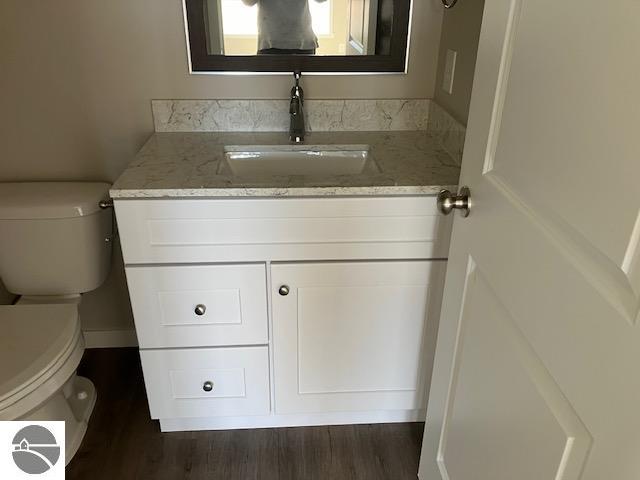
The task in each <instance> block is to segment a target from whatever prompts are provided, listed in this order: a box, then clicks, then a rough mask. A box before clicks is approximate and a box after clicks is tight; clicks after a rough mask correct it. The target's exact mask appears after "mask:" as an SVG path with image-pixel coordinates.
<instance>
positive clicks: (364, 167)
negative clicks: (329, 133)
mask: <svg viewBox="0 0 640 480" xmlns="http://www.w3.org/2000/svg"><path fill="white" fill-rule="evenodd" d="M224 151H225V160H224V161H223V162H221V163H220V168H219V169H218V173H222V174H232V175H237V176H273V175H316V176H330V175H359V174H362V173H379V172H380V169H379V168H378V165H376V163H375V161H374V160H373V158H372V157H371V155H370V153H369V146H368V145H251V146H246V145H237V146H236V145H233V146H227V147H225V149H224Z"/></svg>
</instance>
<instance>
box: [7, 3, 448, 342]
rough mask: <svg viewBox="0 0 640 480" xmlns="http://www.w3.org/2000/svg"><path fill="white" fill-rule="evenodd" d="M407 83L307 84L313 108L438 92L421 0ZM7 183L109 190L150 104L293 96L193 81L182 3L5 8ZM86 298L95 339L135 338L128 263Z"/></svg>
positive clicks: (357, 79) (432, 21) (283, 79)
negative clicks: (87, 183) (98, 184)
mask: <svg viewBox="0 0 640 480" xmlns="http://www.w3.org/2000/svg"><path fill="white" fill-rule="evenodd" d="M414 12H415V16H414V28H413V34H412V39H411V41H412V48H411V56H410V68H409V74H408V75H373V76H333V77H330V78H327V77H308V78H306V79H305V82H304V85H305V89H306V93H307V95H308V98H405V97H406V98H421V97H431V96H432V94H433V90H434V82H435V71H436V68H435V67H436V61H437V54H438V40H439V38H440V25H441V19H442V8H441V7H440V5H439V0H417V1H416V2H415V8H414ZM0 68H1V72H0V106H1V108H2V113H1V114H0V159H1V160H0V161H1V168H0V181H14V180H63V179H65V180H102V181H113V180H115V179H116V178H117V176H118V175H119V174H120V172H122V170H123V169H124V168H125V166H126V165H127V164H128V163H129V162H130V161H131V159H132V157H133V155H134V154H135V153H136V151H137V150H138V149H139V148H140V147H141V145H142V144H143V143H144V141H145V140H146V139H147V138H148V137H149V135H150V134H151V133H152V130H153V123H152V118H151V107H150V100H151V99H152V98H183V99H186V98H194V99H198V98H285V97H286V95H287V93H288V91H289V89H290V79H289V77H288V76H261V77H256V76H250V75H243V76H229V75H224V76H220V75H189V74H188V72H187V59H186V47H185V35H184V27H183V21H182V3H181V0H109V1H104V0H65V1H62V2H43V1H41V0H4V1H2V2H0ZM114 261H115V268H114V270H113V272H112V275H111V277H110V279H109V280H108V281H107V284H106V285H105V287H103V288H101V289H99V290H98V291H97V292H94V293H91V294H89V295H87V296H86V297H85V299H84V305H83V312H82V315H83V317H84V319H83V323H84V325H85V327H88V328H91V329H98V330H99V329H102V328H106V329H111V328H128V327H130V326H131V317H130V313H129V307H128V299H127V294H126V287H125V282H124V277H123V275H122V270H121V265H122V263H121V261H119V260H118V259H117V257H116V259H115V260H114Z"/></svg>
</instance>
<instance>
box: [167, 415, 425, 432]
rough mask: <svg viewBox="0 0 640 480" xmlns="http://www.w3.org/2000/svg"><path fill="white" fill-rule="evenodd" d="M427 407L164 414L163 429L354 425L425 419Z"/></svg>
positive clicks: (192, 429)
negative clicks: (245, 414)
mask: <svg viewBox="0 0 640 480" xmlns="http://www.w3.org/2000/svg"><path fill="white" fill-rule="evenodd" d="M425 418H426V411H425V410H385V411H374V412H338V413H334V412H331V413H315V414H296V415H265V416H251V417H207V418H161V419H160V430H161V431H162V432H190V431H196V430H240V429H247V428H279V427H310V426H318V425H354V424H366V423H406V422H424V421H425Z"/></svg>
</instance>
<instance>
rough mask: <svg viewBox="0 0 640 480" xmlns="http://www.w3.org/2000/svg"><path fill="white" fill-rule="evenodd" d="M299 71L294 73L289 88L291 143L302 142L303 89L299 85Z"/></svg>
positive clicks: (303, 133) (303, 125)
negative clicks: (291, 86)
mask: <svg viewBox="0 0 640 480" xmlns="http://www.w3.org/2000/svg"><path fill="white" fill-rule="evenodd" d="M301 77H302V74H301V73H300V72H295V73H294V78H295V84H294V86H293V88H292V89H291V101H290V103H289V116H290V121H289V140H291V142H292V143H302V142H304V136H305V123H304V91H303V90H302V87H301V86H300V78H301Z"/></svg>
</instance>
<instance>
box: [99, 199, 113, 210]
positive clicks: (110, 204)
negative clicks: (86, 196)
mask: <svg viewBox="0 0 640 480" xmlns="http://www.w3.org/2000/svg"><path fill="white" fill-rule="evenodd" d="M98 206H99V207H100V208H101V209H103V210H106V209H107V208H113V200H112V199H111V198H107V199H106V200H100V201H99V202H98Z"/></svg>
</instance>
